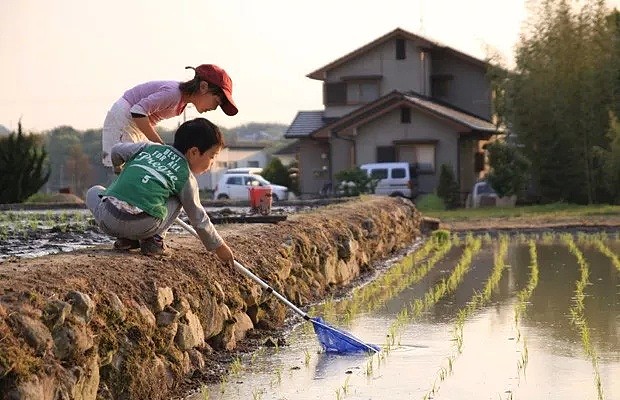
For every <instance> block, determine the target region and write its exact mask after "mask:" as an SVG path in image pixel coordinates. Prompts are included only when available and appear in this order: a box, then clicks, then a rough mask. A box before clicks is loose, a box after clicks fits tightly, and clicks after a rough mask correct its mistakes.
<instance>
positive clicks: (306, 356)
mask: <svg viewBox="0 0 620 400" xmlns="http://www.w3.org/2000/svg"><path fill="white" fill-rule="evenodd" d="M304 365H305V366H306V368H308V367H309V366H310V352H309V351H308V349H304Z"/></svg>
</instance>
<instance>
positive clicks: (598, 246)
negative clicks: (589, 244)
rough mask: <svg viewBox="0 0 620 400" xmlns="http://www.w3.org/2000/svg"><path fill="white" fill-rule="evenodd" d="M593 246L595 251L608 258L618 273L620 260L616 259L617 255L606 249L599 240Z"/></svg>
mask: <svg viewBox="0 0 620 400" xmlns="http://www.w3.org/2000/svg"><path fill="white" fill-rule="evenodd" d="M593 244H594V247H596V249H597V250H598V251H600V252H601V253H603V254H604V255H605V256H606V257H607V258H609V259H610V260H611V262H612V264H613V265H614V267H616V269H617V270H618V271H620V258H618V255H617V254H615V253H614V252H613V251H612V250H611V249H610V248H609V247H607V246H606V245H605V243H603V240H601V239H596V240H595V241H594V242H593Z"/></svg>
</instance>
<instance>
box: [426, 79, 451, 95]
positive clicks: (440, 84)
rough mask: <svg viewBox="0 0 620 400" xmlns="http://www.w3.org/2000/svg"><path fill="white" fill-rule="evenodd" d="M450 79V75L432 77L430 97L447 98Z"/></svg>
mask: <svg viewBox="0 0 620 400" xmlns="http://www.w3.org/2000/svg"><path fill="white" fill-rule="evenodd" d="M452 79H453V76H452V75H434V76H433V77H432V78H431V96H432V97H437V98H439V97H447V96H449V95H450V86H451V83H452Z"/></svg>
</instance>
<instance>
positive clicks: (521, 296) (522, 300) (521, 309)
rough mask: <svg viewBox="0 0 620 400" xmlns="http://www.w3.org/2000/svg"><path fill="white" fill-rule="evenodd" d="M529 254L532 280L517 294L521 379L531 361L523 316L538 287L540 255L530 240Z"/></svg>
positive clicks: (516, 322) (518, 362)
mask: <svg viewBox="0 0 620 400" xmlns="http://www.w3.org/2000/svg"><path fill="white" fill-rule="evenodd" d="M529 252H530V265H529V269H530V278H529V280H528V282H527V286H525V287H524V288H523V289H521V290H520V291H519V292H518V293H517V304H515V321H514V322H515V330H516V332H517V343H519V342H520V341H521V339H523V341H522V343H523V346H522V349H521V359H519V360H518V361H517V375H518V376H519V377H521V372H523V375H524V376H525V369H526V368H527V363H528V360H529V355H528V354H529V353H528V350H527V340H526V339H525V337H523V336H522V335H521V329H520V327H521V319H522V316H523V315H525V311H526V307H527V304H528V302H529V299H530V298H531V297H532V293H533V292H534V289H536V287H537V286H538V275H539V270H538V253H537V251H536V242H535V241H534V240H533V239H530V242H529Z"/></svg>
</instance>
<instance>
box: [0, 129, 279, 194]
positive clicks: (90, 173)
mask: <svg viewBox="0 0 620 400" xmlns="http://www.w3.org/2000/svg"><path fill="white" fill-rule="evenodd" d="M0 128H4V127H2V126H1V125H0ZM286 128H287V125H284V124H277V123H248V124H245V125H241V126H239V127H235V128H232V129H225V128H222V133H223V134H224V140H225V142H226V143H227V144H232V143H236V142H239V140H240V139H243V137H244V134H248V133H253V132H264V133H267V134H268V135H263V136H266V137H268V138H270V139H269V141H268V143H269V144H270V148H273V149H277V148H279V147H281V146H282V145H283V144H284V142H286V139H283V135H284V132H285V131H286ZM4 130H6V128H5V129H4ZM6 131H8V130H6ZM101 131H102V130H101V129H89V130H85V131H80V130H76V129H74V128H72V127H70V126H59V127H57V128H54V129H52V130H50V131H46V132H30V131H28V129H27V127H24V132H25V133H30V134H34V135H36V136H37V137H38V140H39V141H40V143H41V144H42V145H43V146H44V148H45V151H46V152H47V157H48V163H49V167H50V171H51V173H50V177H49V180H48V181H47V183H46V184H45V185H44V186H43V188H42V189H41V191H43V192H47V193H55V192H58V191H65V192H67V191H68V192H70V193H74V194H76V195H78V196H80V197H83V195H84V193H85V192H86V190H87V189H88V188H89V187H90V186H92V185H94V184H103V185H106V184H108V183H109V182H110V180H111V179H112V176H111V175H110V171H109V170H108V169H107V168H104V167H103V165H102V164H101ZM9 133H10V132H8V133H7V132H5V134H9ZM158 133H159V134H160V135H161V137H162V139H163V140H164V141H165V142H166V143H172V142H173V141H174V131H173V130H165V129H162V128H158Z"/></svg>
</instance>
